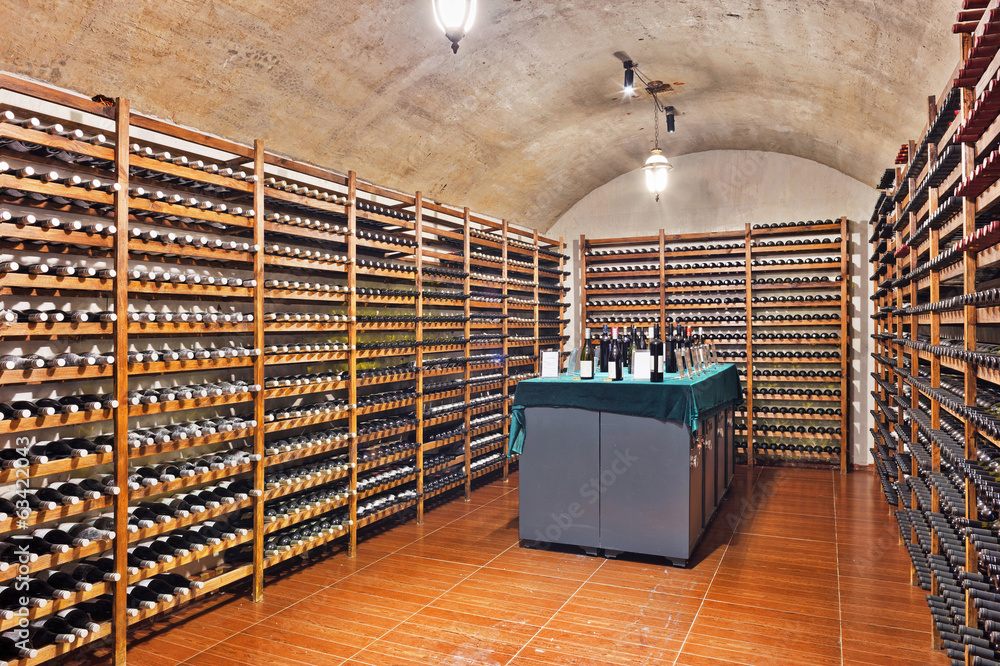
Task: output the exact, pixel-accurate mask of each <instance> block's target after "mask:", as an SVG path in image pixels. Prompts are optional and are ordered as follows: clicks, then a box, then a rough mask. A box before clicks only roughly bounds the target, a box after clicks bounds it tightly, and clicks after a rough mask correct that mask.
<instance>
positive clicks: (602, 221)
mask: <svg viewBox="0 0 1000 666" xmlns="http://www.w3.org/2000/svg"><path fill="white" fill-rule="evenodd" d="M671 163H672V164H673V165H674V170H673V172H671V174H670V184H669V185H668V187H667V191H666V192H665V193H664V194H663V195H661V196H660V201H659V202H656V201H655V200H654V199H653V196H652V195H651V194H649V192H648V191H646V187H645V182H644V179H643V174H642V172H641V171H640V170H639V169H636V170H635V171H632V172H630V173H627V174H625V175H623V176H619V177H618V178H616V179H615V180H613V181H611V182H610V183H607V184H606V185H604V186H602V187H600V188H598V189H596V190H594V191H593V192H591V193H590V194H588V195H587V196H586V197H584V198H583V199H581V200H580V201H579V202H577V203H576V204H575V205H574V206H573V207H572V208H571V209H570V210H569V211H568V212H567V213H566V214H565V215H563V216H562V217H561V218H560V219H559V221H558V222H556V224H555V225H554V226H553V227H552V228H551V229H550V230H549V231H548V232H546V235H547V236H549V237H550V238H553V237H554V238H558V237H560V236H561V237H563V238H564V239H565V240H566V242H567V244H568V245H569V252H568V254H570V255H571V256H572V257H574V258H575V257H576V256H577V255H578V254H579V238H580V235H581V234H584V235H586V236H588V237H593V238H610V237H621V236H650V235H656V234H657V233H658V232H659V230H660V229H663V230H664V231H666V232H667V233H697V232H698V231H714V230H731V229H742V228H743V227H744V225H745V224H748V223H749V224H758V223H768V222H790V221H797V220H813V219H827V218H831V219H832V218H839V217H841V216H845V215H846V216H847V218H848V219H849V220H851V222H852V224H851V229H852V233H851V251H852V258H851V264H852V265H851V330H852V336H853V340H852V342H853V345H852V373H851V399H852V407H851V410H852V411H851V422H852V427H851V442H852V446H853V449H854V454H853V457H852V460H853V461H854V462H855V463H859V464H867V463H869V462H870V459H871V456H870V454H869V453H868V448H869V447H870V446H871V443H870V439H871V436H870V434H869V433H868V429H869V427H871V425H870V421H871V415H870V414H869V410H871V408H872V407H871V405H870V402H871V395H870V392H871V390H872V389H873V388H874V385H873V382H872V379H871V377H870V374H869V373H870V372H871V369H870V368H871V358H870V356H869V353H870V352H869V340H870V338H869V336H870V334H871V329H870V325H871V319H870V318H869V317H870V314H871V312H870V307H871V301H870V300H869V296H870V295H871V282H870V281H869V280H868V279H867V278H868V254H869V251H868V233H869V232H868V219H869V217H870V216H871V211H872V207H873V206H874V205H875V200H876V199H877V197H878V193H877V192H876V190H874V189H873V188H871V187H869V186H868V185H865V184H864V183H862V182H859V181H857V180H854V179H853V178H851V177H850V176H847V175H844V174H842V173H840V172H839V171H836V170H834V169H831V168H830V167H827V166H824V165H822V164H819V163H817V162H812V161H809V160H805V159H802V158H799V157H793V156H790V155H783V154H779V153H765V152H758V151H721V150H720V151H710V152H704V153H696V154H692V155H685V156H682V157H677V158H673V159H671ZM568 270H571V271H573V273H574V275H573V277H572V278H571V282H570V284H571V285H572V287H573V290H572V291H571V292H570V295H569V301H570V313H571V319H572V322H573V323H572V325H571V329H572V330H571V334H572V335H574V339H573V340H571V345H572V344H574V343H575V338H576V335H575V334H576V333H577V332H578V331H579V328H580V319H579V306H578V297H579V294H580V288H579V284H580V283H579V275H578V274H577V273H576V262H575V261H574V260H571V262H570V266H569V268H568Z"/></svg>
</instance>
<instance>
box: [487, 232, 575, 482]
mask: <svg viewBox="0 0 1000 666" xmlns="http://www.w3.org/2000/svg"><path fill="white" fill-rule="evenodd" d="M500 237H501V239H502V240H501V241H500V257H501V261H500V271H501V272H500V285H501V289H502V291H501V293H502V294H503V298H502V299H500V300H501V301H502V303H501V305H502V306H503V309H502V310H501V312H502V313H503V321H502V322H501V324H500V332H501V333H502V334H503V340H502V350H503V428H502V430H501V431H500V432H502V433H503V453H504V456H503V480H504V481H507V476H508V475H509V474H510V458H509V456H510V442H509V441H508V439H507V436H508V435H509V434H510V423H509V419H510V380H509V379H507V376H508V375H509V374H510V359H509V358H508V357H507V355H508V354H509V352H510V346H509V344H508V342H507V335H508V332H509V331H510V329H509V327H508V325H507V315H508V313H509V312H510V310H509V308H508V307H507V294H508V291H507V220H501V221H500ZM584 307H586V305H584Z"/></svg>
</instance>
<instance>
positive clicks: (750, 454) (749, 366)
mask: <svg viewBox="0 0 1000 666" xmlns="http://www.w3.org/2000/svg"><path fill="white" fill-rule="evenodd" d="M743 246H744V247H743V250H744V256H745V258H746V266H745V267H744V275H745V276H746V309H747V362H746V370H745V372H746V374H747V407H746V415H747V416H746V421H747V424H746V428H747V430H746V433H747V465H748V466H750V467H753V466H754V462H755V460H754V459H755V455H754V445H753V290H752V289H751V283H752V282H753V270H752V269H751V262H752V248H753V229H752V227H751V226H750V224H747V225H746V229H745V230H744V233H743Z"/></svg>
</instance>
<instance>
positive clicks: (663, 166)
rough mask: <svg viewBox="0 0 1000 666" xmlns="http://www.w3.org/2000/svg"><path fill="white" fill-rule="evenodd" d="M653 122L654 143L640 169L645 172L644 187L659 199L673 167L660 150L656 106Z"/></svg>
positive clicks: (658, 121) (658, 117)
mask: <svg viewBox="0 0 1000 666" xmlns="http://www.w3.org/2000/svg"><path fill="white" fill-rule="evenodd" d="M653 122H654V123H655V125H656V143H655V144H654V146H655V147H654V148H653V152H652V154H651V155H650V156H649V159H647V160H646V164H645V165H643V167H642V170H643V171H644V172H645V173H646V189H647V190H649V192H650V194H654V195H656V200H657V201H659V200H660V195H661V194H663V191H664V190H666V189H667V181H668V180H669V177H670V172H671V171H673V168H674V167H673V166H671V164H670V162H669V160H667V158H666V157H664V156H663V151H662V150H660V111H659V109H658V108H656V107H654V108H653Z"/></svg>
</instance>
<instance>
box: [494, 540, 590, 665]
mask: <svg viewBox="0 0 1000 666" xmlns="http://www.w3.org/2000/svg"><path fill="white" fill-rule="evenodd" d="M607 561H608V560H607V559H606V558H605V559H604V560H602V561H601V563H600V564H598V565H597V568H596V569H594V570H593V571H591V572H590V575H589V576H587V580H585V581H583V582H582V583H580V586H579V587H577V588H576V589H575V590H573V594H571V595H569V596H568V597H567V598H566V601H564V602H563V603H562V605H561V606H560V607H559V608H557V609H556V611H555V612H554V613H552V615H550V616H549V619H547V620H546V621H545V624H543V625H542V626H540V627H539V628H538V631H536V632H535V633H534V634H533V635H532V636H531V638H529V639H528V640H526V641H525V642H524V645H522V646H521V648H520V649H519V650H518V651H517V652H516V653H515V654H514V656H513V657H511V658H510V659H509V660H508V661H507V666H510V664H511V662H513V661H514V660H515V659H517V658H518V656H520V654H521V653H522V652H524V648H526V647H528V644H529V643H531V641H533V640H535V638H536V637H537V636H538V634H540V633H542V630H543V629H545V627H547V626H549V622H551V621H552V620H553V618H555V616H556V615H558V614H559V613H561V612H562V610H563V609H564V608H566V605H567V604H569V602H570V601H572V600H573V597H575V596H576V595H577V593H578V592H579V591H580V590H582V589H583V586H584V585H586V584H587V583H589V582H590V579H591V578H593V577H594V575H595V574H596V573H597V572H598V571H600V570H601V567H603V566H604V565H605V564H606V563H607Z"/></svg>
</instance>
